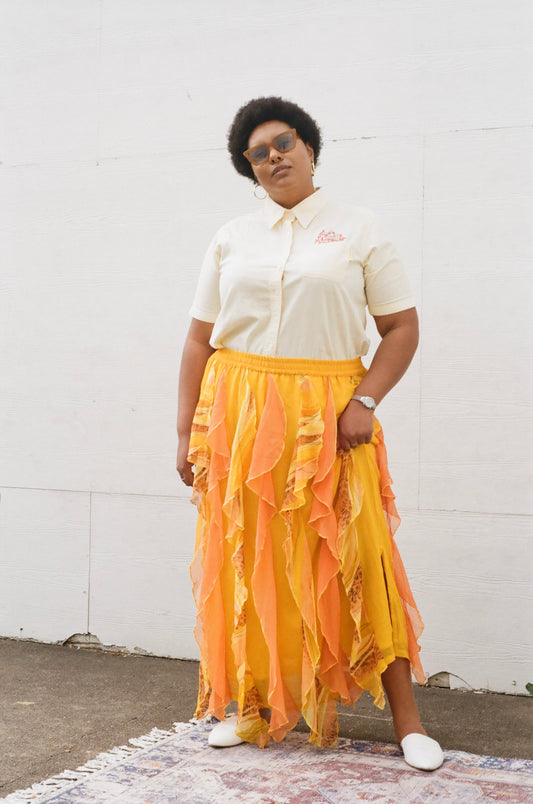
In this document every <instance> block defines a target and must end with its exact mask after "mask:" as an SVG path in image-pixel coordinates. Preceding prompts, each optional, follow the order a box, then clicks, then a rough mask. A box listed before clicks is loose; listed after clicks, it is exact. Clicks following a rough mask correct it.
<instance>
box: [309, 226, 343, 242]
mask: <svg viewBox="0 0 533 804" xmlns="http://www.w3.org/2000/svg"><path fill="white" fill-rule="evenodd" d="M339 240H346V238H345V236H344V235H342V234H337V233H336V232H326V230H325V229H322V231H321V232H320V234H318V235H317V237H316V240H315V243H336V242H337V241H339Z"/></svg>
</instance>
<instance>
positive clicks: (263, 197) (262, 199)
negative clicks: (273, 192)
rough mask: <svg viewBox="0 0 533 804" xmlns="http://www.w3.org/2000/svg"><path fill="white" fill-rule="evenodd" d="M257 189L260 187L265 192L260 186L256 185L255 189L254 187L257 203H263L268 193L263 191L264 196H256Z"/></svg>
mask: <svg viewBox="0 0 533 804" xmlns="http://www.w3.org/2000/svg"><path fill="white" fill-rule="evenodd" d="M259 187H261V189H262V190H265V188H264V187H263V186H262V185H261V184H256V185H255V187H254V195H255V197H256V198H257V200H258V201H264V200H265V198H266V197H267V195H268V193H267V191H266V190H265V194H264V195H257V190H258V189H259Z"/></svg>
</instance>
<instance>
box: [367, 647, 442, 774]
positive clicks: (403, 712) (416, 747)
mask: <svg viewBox="0 0 533 804" xmlns="http://www.w3.org/2000/svg"><path fill="white" fill-rule="evenodd" d="M382 679H383V686H384V687H385V692H386V693H387V698H388V701H389V704H390V708H391V712H392V718H393V722H394V731H395V734H396V739H397V740H398V742H399V744H400V747H401V749H402V751H403V755H404V759H405V761H406V762H407V764H408V765H411V766H412V767H413V768H418V769H419V770H435V769H436V768H440V766H441V765H442V763H443V761H444V754H443V753H442V748H441V747H440V745H439V744H438V742H437V741H436V740H433V739H432V738H431V737H428V735H427V734H426V731H425V729H424V727H423V726H422V723H421V721H420V714H419V712H418V707H417V705H416V701H415V697H414V694H413V684H412V681H411V665H410V663H409V660H408V659H404V658H398V659H395V661H394V662H392V663H391V664H390V665H389V666H388V667H387V669H386V670H385V672H384V673H383V675H382Z"/></svg>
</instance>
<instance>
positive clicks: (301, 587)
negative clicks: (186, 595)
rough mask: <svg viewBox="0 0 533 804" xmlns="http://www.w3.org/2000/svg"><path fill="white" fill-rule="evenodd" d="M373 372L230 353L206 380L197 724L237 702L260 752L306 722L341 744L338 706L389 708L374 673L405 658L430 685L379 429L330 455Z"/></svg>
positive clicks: (198, 428) (195, 431)
mask: <svg viewBox="0 0 533 804" xmlns="http://www.w3.org/2000/svg"><path fill="white" fill-rule="evenodd" d="M365 373H366V369H365V368H364V366H363V364H362V362H361V360H359V359H356V360H342V361H324V360H300V359H294V358H289V359H286V358H278V357H264V356H261V355H251V354H245V353H242V352H234V351H231V350H228V349H219V350H217V351H216V352H214V353H213V355H211V357H210V358H209V361H208V363H207V366H206V369H205V373H204V377H203V381H202V387H201V393H200V399H199V402H198V406H197V409H196V413H195V416H194V422H193V427H192V433H191V441H190V449H189V460H190V461H191V463H193V464H194V465H195V467H196V468H195V475H194V490H193V498H192V501H193V502H194V503H196V505H197V506H198V512H199V516H198V525H197V534H196V546H195V553H194V558H193V561H192V564H191V568H190V571H191V578H192V584H193V594H194V598H195V602H196V606H197V621H196V627H195V638H196V641H197V642H198V645H199V648H200V678H199V691H198V702H197V709H196V712H195V716H196V717H199V718H202V717H205V716H206V715H208V714H212V715H214V716H215V717H217V718H218V719H219V720H224V719H225V711H224V710H225V707H226V706H227V705H228V704H229V703H230V702H231V701H237V703H238V725H237V729H236V731H237V734H238V735H239V736H240V737H241V738H242V739H244V740H245V741H247V742H254V743H257V744H258V745H259V746H261V747H264V746H265V745H266V744H267V743H268V741H269V739H270V737H272V738H273V739H274V740H276V741H280V740H282V739H283V738H284V736H285V735H286V733H287V731H289V730H290V729H293V728H294V726H295V725H296V723H297V722H298V720H299V717H300V713H301V714H302V715H303V717H304V719H305V721H306V722H307V724H308V726H309V728H310V732H311V734H310V742H311V743H314V744H316V745H318V746H330V745H334V744H335V742H336V741H337V736H338V729H337V708H336V702H337V701H339V702H340V703H342V704H350V705H352V704H353V703H354V702H355V701H356V700H357V699H358V698H359V696H360V695H361V693H362V692H363V690H368V691H369V692H370V694H371V695H372V696H373V698H374V703H375V704H376V705H377V706H378V707H380V708H383V706H384V703H385V698H384V693H383V686H382V682H381V674H382V673H383V671H384V670H385V669H386V668H387V666H388V665H389V664H390V663H391V662H392V661H394V659H395V658H396V657H405V658H407V659H409V660H410V663H411V668H412V671H413V673H414V675H415V678H416V679H417V680H418V681H419V682H420V683H424V681H425V676H424V672H423V670H422V666H421V664H420V659H419V650H420V648H419V646H418V643H417V640H418V637H419V636H420V634H421V632H422V629H423V624H422V621H421V618H420V615H419V613H418V610H417V607H416V604H415V602H414V600H413V596H412V593H411V590H410V588H409V583H408V580H407V577H406V574H405V570H404V567H403V564H402V560H401V558H400V555H399V553H398V549H397V547H396V544H395V542H394V539H393V534H394V532H395V530H396V528H397V526H398V524H399V522H400V520H399V517H398V513H397V511H396V506H395V504H394V495H393V493H392V490H391V478H390V475H389V471H388V467H387V456H386V451H385V444H384V441H383V435H382V430H381V426H380V425H379V422H378V421H377V419H376V420H375V426H374V435H373V438H372V442H371V443H370V444H365V445H361V446H359V447H357V448H355V449H352V450H350V452H340V451H337V419H338V417H339V416H340V414H341V413H342V411H343V410H344V408H345V407H346V405H347V404H348V401H349V399H350V397H351V396H352V394H353V392H354V388H355V387H356V386H357V385H358V383H359V382H360V381H361V380H362V378H363V377H364V375H365ZM261 708H269V709H271V718H270V723H268V722H267V721H266V720H265V719H264V718H263V717H262V716H261V712H260V710H261Z"/></svg>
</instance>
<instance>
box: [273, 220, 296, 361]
mask: <svg viewBox="0 0 533 804" xmlns="http://www.w3.org/2000/svg"><path fill="white" fill-rule="evenodd" d="M295 219H296V216H295V215H294V213H292V215H291V216H289V215H287V214H286V215H285V216H284V218H283V220H282V222H281V227H282V229H281V243H280V254H279V256H280V260H279V262H278V264H277V265H276V271H275V273H274V276H273V281H272V287H271V293H270V326H269V333H268V334H269V341H270V346H271V347H272V352H273V353H274V354H276V353H277V347H278V337H279V328H280V324H281V305H282V302H283V294H282V282H283V274H284V273H285V266H286V265H287V261H288V259H289V255H290V253H291V249H292V239H293V228H292V224H293V223H294V221H295Z"/></svg>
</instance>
